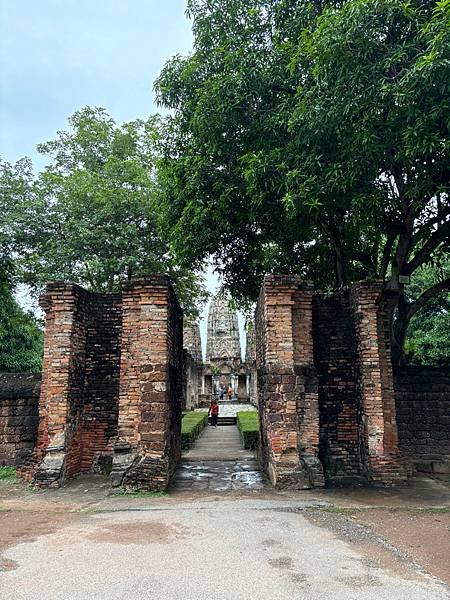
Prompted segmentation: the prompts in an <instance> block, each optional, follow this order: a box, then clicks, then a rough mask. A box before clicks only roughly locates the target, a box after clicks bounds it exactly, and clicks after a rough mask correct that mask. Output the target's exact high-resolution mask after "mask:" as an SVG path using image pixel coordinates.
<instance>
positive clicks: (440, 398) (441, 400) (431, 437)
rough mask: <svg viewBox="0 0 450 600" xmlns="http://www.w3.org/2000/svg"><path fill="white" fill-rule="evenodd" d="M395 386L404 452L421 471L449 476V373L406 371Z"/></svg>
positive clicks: (423, 369) (399, 374)
mask: <svg viewBox="0 0 450 600" xmlns="http://www.w3.org/2000/svg"><path fill="white" fill-rule="evenodd" d="M394 383H395V394H396V405H397V426H398V434H399V444H400V448H401V450H402V452H403V453H404V454H405V455H406V456H407V457H408V458H409V459H410V460H411V461H412V462H413V464H414V465H415V466H416V468H417V470H419V471H425V472H429V473H450V370H449V369H436V368H432V367H416V366H411V367H404V368H401V369H398V370H397V371H396V372H395V377H394Z"/></svg>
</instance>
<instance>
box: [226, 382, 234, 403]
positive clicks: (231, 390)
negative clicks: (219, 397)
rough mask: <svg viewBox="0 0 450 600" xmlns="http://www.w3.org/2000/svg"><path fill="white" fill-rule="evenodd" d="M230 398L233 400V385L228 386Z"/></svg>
mask: <svg viewBox="0 0 450 600" xmlns="http://www.w3.org/2000/svg"><path fill="white" fill-rule="evenodd" d="M227 394H228V400H231V396H232V395H233V389H232V387H231V385H229V386H228V392H227Z"/></svg>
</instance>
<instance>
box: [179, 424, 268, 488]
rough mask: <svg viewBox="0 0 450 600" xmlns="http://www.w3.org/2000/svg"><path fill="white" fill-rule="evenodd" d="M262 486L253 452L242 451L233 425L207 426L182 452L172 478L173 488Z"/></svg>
mask: <svg viewBox="0 0 450 600" xmlns="http://www.w3.org/2000/svg"><path fill="white" fill-rule="evenodd" d="M263 487H264V479H263V476H262V474H261V472H260V471H259V464H258V462H257V460H256V455H255V452H254V451H252V450H244V449H243V448H242V445H241V440H240V437H239V431H238V428H237V427H236V426H235V425H232V426H224V427H211V426H210V425H207V426H206V427H205V429H204V432H203V434H202V435H201V436H200V437H199V438H198V440H197V441H196V443H195V445H194V446H193V447H192V448H191V449H190V450H188V451H187V452H185V453H184V455H183V458H182V460H181V463H180V465H179V467H178V469H177V471H176V473H175V475H174V477H173V479H172V490H174V491H186V490H192V491H197V490H205V491H210V492H211V491H214V492H222V491H232V490H258V489H262V488H263Z"/></svg>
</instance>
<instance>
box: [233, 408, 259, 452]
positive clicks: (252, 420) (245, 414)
mask: <svg viewBox="0 0 450 600" xmlns="http://www.w3.org/2000/svg"><path fill="white" fill-rule="evenodd" d="M236 421H237V427H238V429H239V433H240V437H241V441H242V445H243V446H244V448H247V449H254V448H257V446H258V443H259V415H258V413H257V411H250V410H247V411H239V412H237V413H236Z"/></svg>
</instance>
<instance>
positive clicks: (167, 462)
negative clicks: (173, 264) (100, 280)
mask: <svg viewBox="0 0 450 600" xmlns="http://www.w3.org/2000/svg"><path fill="white" fill-rule="evenodd" d="M122 300H123V313H122V323H123V325H122V352H121V362H120V390H119V422H118V437H117V440H116V442H115V444H114V458H113V470H112V473H111V481H112V485H113V486H123V487H124V488H129V489H143V490H163V489H165V488H166V487H167V485H168V483H169V479H170V476H171V474H172V473H173V470H174V469H175V465H176V462H177V461H178V460H179V458H180V455H181V445H180V432H181V397H182V347H183V342H182V314H181V309H180V307H179V304H178V302H177V300H176V298H175V295H174V293H173V290H172V288H171V286H170V284H169V281H168V279H167V278H166V277H165V276H162V275H155V276H152V277H147V278H142V279H136V280H132V281H131V282H129V283H127V284H126V286H125V288H124V290H123V299H122Z"/></svg>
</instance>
